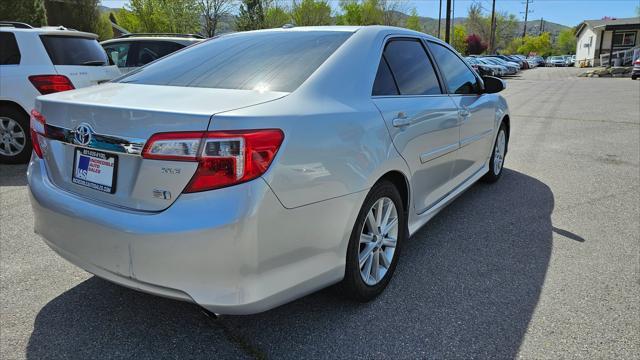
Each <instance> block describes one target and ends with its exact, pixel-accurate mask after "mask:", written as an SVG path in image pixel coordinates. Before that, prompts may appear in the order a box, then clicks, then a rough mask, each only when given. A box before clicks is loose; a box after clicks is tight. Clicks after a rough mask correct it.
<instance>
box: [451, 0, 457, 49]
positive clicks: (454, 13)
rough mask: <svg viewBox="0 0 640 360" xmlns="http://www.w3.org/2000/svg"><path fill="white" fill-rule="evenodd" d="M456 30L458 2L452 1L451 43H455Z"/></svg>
mask: <svg viewBox="0 0 640 360" xmlns="http://www.w3.org/2000/svg"><path fill="white" fill-rule="evenodd" d="M455 28H456V0H451V35H450V36H451V41H453V35H454V34H455V33H456V32H455Z"/></svg>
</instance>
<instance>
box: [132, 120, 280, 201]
mask: <svg viewBox="0 0 640 360" xmlns="http://www.w3.org/2000/svg"><path fill="white" fill-rule="evenodd" d="M283 139H284V134H283V133H282V131H281V130H278V129H263V130H237V131H212V132H178V133H160V134H155V135H153V136H152V137H151V138H150V139H149V141H147V143H146V144H145V146H144V148H143V150H142V157H144V158H145V159H158V160H173V161H193V162H195V161H197V162H198V168H197V170H196V172H195V174H194V175H193V177H192V178H191V181H190V182H189V184H188V185H187V187H186V188H185V190H184V192H185V193H191V192H198V191H205V190H212V189H217V188H221V187H225V186H230V185H236V184H240V183H243V182H246V181H249V180H253V179H255V178H257V177H259V176H261V175H262V174H264V173H265V172H266V171H267V169H268V168H269V166H270V165H271V162H272V161H273V158H274V157H275V156H276V153H277V152H278V149H279V148H280V144H282V140H283Z"/></svg>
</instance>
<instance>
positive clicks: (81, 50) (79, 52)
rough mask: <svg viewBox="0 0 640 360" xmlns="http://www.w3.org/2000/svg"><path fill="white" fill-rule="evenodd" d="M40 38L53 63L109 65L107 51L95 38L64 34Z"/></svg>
mask: <svg viewBox="0 0 640 360" xmlns="http://www.w3.org/2000/svg"><path fill="white" fill-rule="evenodd" d="M40 38H41V39H42V43H43V44H44V47H45V49H47V53H48V54H49V58H51V62H52V63H53V65H92V66H103V65H109V59H108V58H107V53H106V52H105V51H104V49H103V48H102V46H100V44H98V41H96V40H95V39H90V38H84V37H74V36H65V35H42V36H40Z"/></svg>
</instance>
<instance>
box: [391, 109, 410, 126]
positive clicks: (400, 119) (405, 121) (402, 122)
mask: <svg viewBox="0 0 640 360" xmlns="http://www.w3.org/2000/svg"><path fill="white" fill-rule="evenodd" d="M391 123H392V124H393V126H394V127H404V126H407V125H411V120H410V119H409V118H408V117H407V116H406V115H405V114H404V113H402V112H400V113H398V116H397V117H396V118H395V119H393V120H392V121H391Z"/></svg>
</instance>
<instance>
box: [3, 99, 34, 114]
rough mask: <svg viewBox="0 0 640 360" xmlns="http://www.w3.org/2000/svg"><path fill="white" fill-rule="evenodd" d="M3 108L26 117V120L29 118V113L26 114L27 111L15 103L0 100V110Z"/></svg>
mask: <svg viewBox="0 0 640 360" xmlns="http://www.w3.org/2000/svg"><path fill="white" fill-rule="evenodd" d="M3 108H9V109H15V110H17V111H19V112H21V113H22V114H24V116H26V117H27V118H28V117H29V113H27V111H26V110H25V109H24V108H23V107H22V106H21V105H20V104H18V103H17V102H15V101H11V100H0V110H1V109H3Z"/></svg>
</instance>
